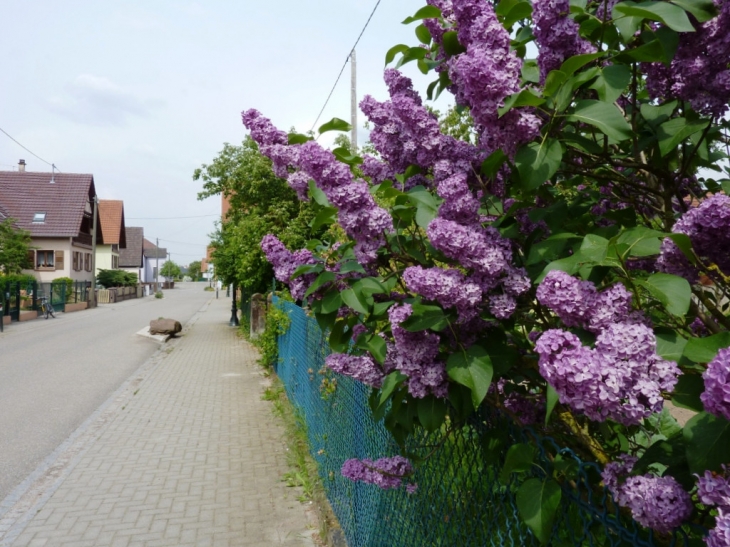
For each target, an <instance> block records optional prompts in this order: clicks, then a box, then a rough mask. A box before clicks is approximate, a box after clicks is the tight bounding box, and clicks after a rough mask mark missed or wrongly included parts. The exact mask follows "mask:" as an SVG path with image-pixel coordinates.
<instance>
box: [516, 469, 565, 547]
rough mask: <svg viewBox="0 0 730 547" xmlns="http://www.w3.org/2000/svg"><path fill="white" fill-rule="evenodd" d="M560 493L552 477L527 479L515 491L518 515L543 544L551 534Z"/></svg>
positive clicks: (558, 486)
mask: <svg viewBox="0 0 730 547" xmlns="http://www.w3.org/2000/svg"><path fill="white" fill-rule="evenodd" d="M562 494H563V492H562V490H561V489H560V485H559V484H558V483H557V482H556V481H554V480H553V479H547V480H542V479H528V480H526V481H525V482H524V484H522V485H521V486H520V489H519V490H518V491H517V509H518V511H519V512H520V516H521V517H522V520H524V521H525V524H527V526H528V527H529V528H530V530H532V533H533V534H535V537H536V538H537V539H538V540H540V543H542V544H543V545H545V544H546V543H547V542H548V540H549V539H550V536H551V534H552V529H553V522H554V521H555V515H556V514H557V512H558V507H559V506H560V499H561V497H562Z"/></svg>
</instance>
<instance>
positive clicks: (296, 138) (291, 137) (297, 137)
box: [287, 133, 314, 144]
mask: <svg viewBox="0 0 730 547" xmlns="http://www.w3.org/2000/svg"><path fill="white" fill-rule="evenodd" d="M287 140H288V142H289V144H303V143H305V142H307V141H313V140H314V138H312V137H310V136H309V135H302V134H301V133H289V134H288V135H287Z"/></svg>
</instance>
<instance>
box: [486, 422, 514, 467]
mask: <svg viewBox="0 0 730 547" xmlns="http://www.w3.org/2000/svg"><path fill="white" fill-rule="evenodd" d="M507 442H509V432H508V431H507V430H506V429H503V428H494V429H488V430H486V431H485V432H484V433H482V434H481V435H479V446H480V448H481V449H482V459H483V460H484V463H486V464H487V465H490V466H497V465H499V464H500V463H501V461H500V460H501V458H502V454H503V453H504V447H505V445H506V444H507Z"/></svg>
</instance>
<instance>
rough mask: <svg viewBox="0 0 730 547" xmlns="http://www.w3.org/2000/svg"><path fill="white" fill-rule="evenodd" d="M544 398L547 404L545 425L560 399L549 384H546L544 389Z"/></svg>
mask: <svg viewBox="0 0 730 547" xmlns="http://www.w3.org/2000/svg"><path fill="white" fill-rule="evenodd" d="M545 399H547V406H546V408H545V425H547V424H548V421H550V415H551V414H552V413H553V409H554V408H555V405H556V404H557V403H558V400H559V399H560V396H559V395H558V392H557V391H555V388H554V387H553V386H551V385H550V384H548V386H547V389H546V390H545Z"/></svg>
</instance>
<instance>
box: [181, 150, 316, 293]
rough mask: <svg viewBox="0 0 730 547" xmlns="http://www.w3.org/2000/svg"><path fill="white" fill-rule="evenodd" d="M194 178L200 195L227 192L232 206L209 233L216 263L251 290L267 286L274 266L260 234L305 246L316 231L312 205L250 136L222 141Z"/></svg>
mask: <svg viewBox="0 0 730 547" xmlns="http://www.w3.org/2000/svg"><path fill="white" fill-rule="evenodd" d="M193 180H196V181H197V180H200V181H202V182H203V191H202V192H200V193H199V194H198V199H201V200H202V199H205V198H208V197H211V196H215V195H221V194H222V195H224V196H226V197H227V198H228V200H229V202H230V204H231V210H230V212H229V214H228V216H227V218H226V219H224V220H223V222H222V223H221V225H219V226H218V228H217V230H216V231H215V232H214V233H213V234H211V239H212V245H213V246H214V247H215V250H214V252H213V255H212V262H213V264H214V266H215V272H216V275H217V276H218V277H219V278H220V279H221V280H222V281H223V282H224V283H232V282H234V281H235V282H236V283H237V284H238V285H239V286H241V287H243V288H244V289H246V290H248V291H250V292H262V291H265V290H266V289H267V288H268V287H269V286H270V285H271V281H272V279H273V270H272V268H271V266H270V265H269V263H268V262H267V261H266V258H265V257H264V255H263V253H262V252H261V248H260V243H261V239H262V238H263V237H264V236H265V235H266V234H269V233H273V234H276V235H277V237H279V239H281V240H282V241H283V242H284V243H285V244H286V245H287V246H288V247H290V248H294V249H298V248H301V247H304V246H305V245H306V243H307V241H308V240H309V239H311V238H312V237H314V236H315V235H316V234H315V233H313V231H312V229H311V228H310V227H309V224H310V222H311V221H312V219H313V218H314V215H313V213H312V207H311V205H310V204H309V203H307V202H301V201H299V200H298V199H297V195H296V193H295V192H294V190H292V189H291V188H290V187H289V186H288V185H287V183H286V181H285V180H283V179H280V178H278V177H277V176H276V175H275V174H274V172H273V170H272V167H271V160H269V159H268V158H265V157H264V156H262V155H261V153H260V152H259V149H258V145H257V144H256V143H254V142H253V140H251V138H250V137H246V139H245V140H244V141H243V143H242V145H241V146H234V145H231V144H228V143H226V144H224V146H223V150H221V152H220V153H219V154H218V156H217V157H216V158H215V159H214V160H213V162H212V163H210V164H204V165H202V166H201V167H200V168H199V169H196V170H195V172H194V174H193Z"/></svg>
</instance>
